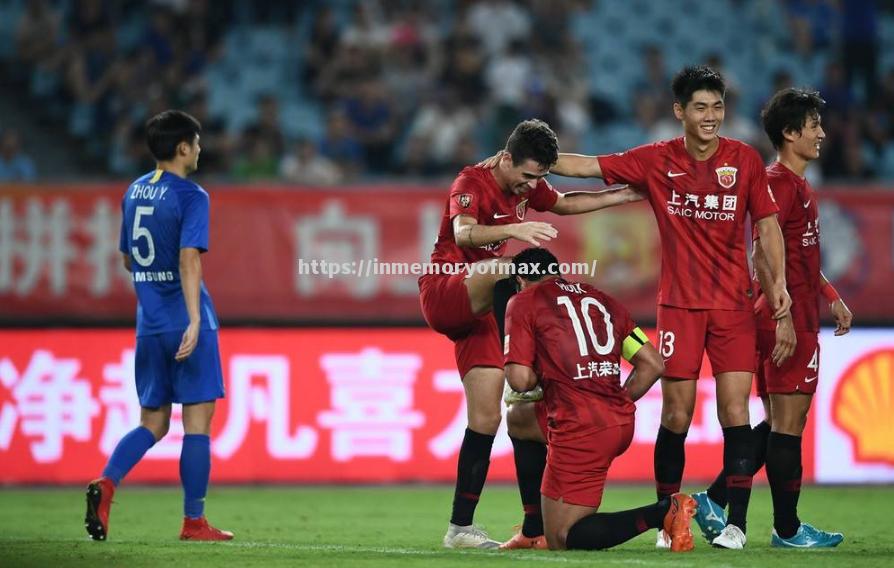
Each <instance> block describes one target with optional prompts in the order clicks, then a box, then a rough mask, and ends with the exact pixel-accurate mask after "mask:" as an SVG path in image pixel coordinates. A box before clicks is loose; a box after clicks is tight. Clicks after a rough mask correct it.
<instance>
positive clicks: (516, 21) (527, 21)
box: [466, 0, 531, 57]
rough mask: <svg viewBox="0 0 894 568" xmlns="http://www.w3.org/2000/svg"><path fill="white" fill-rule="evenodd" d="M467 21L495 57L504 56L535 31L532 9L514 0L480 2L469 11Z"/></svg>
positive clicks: (488, 51) (487, 50)
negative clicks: (532, 21) (511, 45)
mask: <svg viewBox="0 0 894 568" xmlns="http://www.w3.org/2000/svg"><path fill="white" fill-rule="evenodd" d="M466 20H467V21H468V24H469V28H470V29H471V30H472V32H474V33H475V35H476V36H477V37H478V39H479V41H481V43H482V45H484V49H485V51H486V52H487V54H488V55H489V56H491V57H495V56H499V55H501V54H502V53H503V52H504V51H506V49H507V48H508V47H509V46H510V44H512V43H513V42H521V41H523V40H524V39H526V37H527V36H528V34H529V33H530V32H531V14H530V12H529V11H527V10H525V9H524V8H522V7H521V6H519V5H518V4H516V3H515V2H512V1H511V0H481V1H480V2H476V3H475V4H473V5H472V7H471V8H469V11H468V12H466Z"/></svg>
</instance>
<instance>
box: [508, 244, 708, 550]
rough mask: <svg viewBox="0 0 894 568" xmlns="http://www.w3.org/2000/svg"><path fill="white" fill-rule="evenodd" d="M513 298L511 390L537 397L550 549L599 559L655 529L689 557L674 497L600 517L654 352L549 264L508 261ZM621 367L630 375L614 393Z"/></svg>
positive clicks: (596, 296) (600, 296) (599, 298)
mask: <svg viewBox="0 0 894 568" xmlns="http://www.w3.org/2000/svg"><path fill="white" fill-rule="evenodd" d="M513 265H514V268H515V275H516V276H515V278H516V281H517V283H518V285H519V287H520V288H521V292H519V293H518V294H517V295H515V296H514V297H513V298H512V299H511V300H510V301H509V305H508V307H507V312H506V338H505V348H504V353H505V363H506V377H507V380H508V381H509V384H510V385H511V386H512V388H513V389H515V390H517V391H528V390H531V389H533V388H534V387H535V386H536V385H537V384H538V383H540V384H541V386H542V388H543V395H544V399H543V402H542V403H538V404H542V405H545V407H546V418H547V420H546V422H547V430H548V435H547V438H548V442H549V452H548V454H547V461H546V470H545V471H544V474H543V483H542V486H541V493H542V497H541V499H542V509H543V524H544V530H545V535H546V540H547V543H548V545H549V548H550V549H553V550H557V549H559V550H560V549H566V548H568V549H602V548H609V547H612V546H615V545H618V544H621V543H623V542H626V541H628V540H630V539H631V538H633V537H635V536H636V535H638V534H641V533H643V532H644V531H646V530H648V529H650V528H653V529H654V528H663V529H664V530H665V531H666V533H667V534H669V535H670V537H671V548H672V550H674V551H686V550H691V549H692V547H693V542H692V532H691V531H690V529H689V525H690V519H691V517H692V515H693V514H694V513H695V507H696V504H695V501H694V500H693V499H692V498H691V497H690V496H688V495H684V494H682V493H675V494H673V495H671V496H669V497H665V498H663V499H661V500H660V501H658V502H657V503H654V504H652V505H647V506H645V507H640V508H637V509H631V510H627V511H619V512H615V513H598V512H597V511H598V509H599V505H600V503H601V502H602V493H603V490H604V487H605V479H606V475H607V474H608V468H609V466H610V465H611V462H612V460H614V459H615V458H616V457H618V456H620V455H621V454H622V453H624V451H625V450H626V449H627V447H628V446H629V445H630V442H631V440H632V438H633V426H634V413H635V411H636V407H635V406H634V404H633V402H634V401H635V400H637V399H638V398H640V397H641V396H642V395H643V394H645V393H646V391H648V389H649V388H650V387H651V386H652V385H653V384H655V381H657V380H658V377H659V376H660V375H661V373H662V372H663V371H664V363H663V362H662V360H661V356H660V355H659V354H658V351H657V350H656V349H655V348H654V347H652V345H651V344H650V343H649V341H648V339H647V338H646V336H645V334H644V333H643V332H642V331H641V330H640V329H639V328H638V327H636V325H635V324H634V323H633V321H632V320H631V318H630V314H629V313H628V312H627V310H626V309H625V308H624V307H623V306H622V305H621V304H620V303H618V302H617V301H616V300H615V299H613V298H611V297H610V296H608V295H607V294H605V293H603V292H601V291H600V290H598V289H596V288H594V287H593V286H590V285H588V284H584V283H580V282H570V281H568V280H565V279H564V278H562V277H561V275H560V274H559V270H558V266H559V264H558V261H557V260H556V257H555V256H553V255H552V253H550V252H549V251H547V250H545V249H542V248H540V249H527V250H525V251H523V252H521V253H519V254H518V255H517V256H516V257H515V259H514V260H513ZM621 357H624V358H625V359H626V360H628V361H630V363H631V364H632V365H633V367H634V369H633V371H632V372H631V373H630V376H629V377H628V378H627V381H626V382H625V383H624V384H623V385H622V384H621V376H620V373H621V367H620V363H621Z"/></svg>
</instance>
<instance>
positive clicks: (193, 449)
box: [85, 110, 233, 540]
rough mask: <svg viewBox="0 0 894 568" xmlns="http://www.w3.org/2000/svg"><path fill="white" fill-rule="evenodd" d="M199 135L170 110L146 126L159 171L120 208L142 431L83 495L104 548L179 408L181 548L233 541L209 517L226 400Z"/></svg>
mask: <svg viewBox="0 0 894 568" xmlns="http://www.w3.org/2000/svg"><path fill="white" fill-rule="evenodd" d="M200 132H201V125H200V124H199V122H198V121H197V120H196V119H195V118H193V117H192V116H190V115H188V114H186V113H184V112H180V111H176V110H168V111H165V112H162V113H161V114H158V115H156V116H154V117H152V118H151V119H150V120H149V121H148V122H147V123H146V137H147V143H148V145H149V150H150V151H151V152H152V155H153V156H154V157H155V159H156V161H157V166H156V169H155V171H153V172H150V173H148V174H146V175H144V176H142V177H140V178H139V179H137V180H136V181H134V182H133V183H132V184H130V187H128V188H127V192H126V193H125V194H124V199H123V201H122V206H121V210H122V215H123V218H122V222H121V242H120V250H121V253H122V255H123V261H124V266H125V267H126V268H127V270H128V271H130V272H131V274H132V276H133V283H134V288H135V289H136V293H137V348H136V360H135V363H134V368H135V374H136V387H137V394H138V395H139V398H140V406H141V407H142V410H141V413H140V426H139V427H137V428H135V429H134V430H131V431H130V432H129V433H128V434H127V435H126V436H124V438H122V439H121V441H120V442H118V445H117V446H116V447H115V451H114V452H112V456H111V457H110V458H109V461H108V463H107V464H106V467H105V469H104V470H103V472H102V477H100V478H99V479H96V480H95V481H93V482H91V483H90V485H89V486H88V487H87V517H86V520H85V525H86V528H87V532H88V533H89V534H90V536H91V537H92V538H93V539H94V540H106V537H107V536H108V533H109V511H110V508H111V504H112V497H113V496H114V494H115V488H116V487H117V485H118V483H120V482H121V480H122V479H123V478H124V476H126V475H127V473H128V472H129V471H130V470H131V468H133V466H135V465H136V464H137V462H138V461H140V459H141V458H142V457H143V455H144V454H145V453H146V452H147V451H148V450H149V448H151V447H152V446H153V445H155V443H156V442H157V441H158V440H160V439H161V438H162V437H163V436H164V435H165V434H166V433H167V432H168V427H169V426H170V422H171V403H174V402H176V403H180V404H182V405H183V429H184V431H185V436H184V437H183V448H182V450H181V453H180V480H181V483H182V484H183V493H184V499H183V513H184V519H183V529H182V530H181V531H180V539H181V540H230V539H232V538H233V533H231V532H228V531H222V530H219V529H216V528H214V527H212V526H211V525H209V524H208V521H207V520H206V519H205V516H204V506H205V494H206V492H207V490H208V477H209V474H210V471H211V443H210V438H209V435H210V433H211V417H212V416H213V415H214V405H215V401H216V400H217V399H219V398H223V396H224V388H223V374H222V371H221V365H220V354H219V352H218V347H217V328H218V325H217V316H216V315H215V312H214V305H213V304H212V303H211V296H210V295H209V294H208V290H207V289H205V285H204V284H203V283H202V261H201V259H200V257H199V256H200V255H201V253H203V252H205V251H207V250H208V193H207V192H206V191H205V190H204V189H202V188H201V187H200V186H199V185H197V184H195V183H193V182H191V181H189V180H187V179H186V176H188V175H189V174H191V173H192V172H194V171H196V169H197V168H198V162H199V153H200V152H201V148H200V147H199V133H200Z"/></svg>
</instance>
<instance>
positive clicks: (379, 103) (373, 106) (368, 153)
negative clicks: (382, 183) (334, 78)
mask: <svg viewBox="0 0 894 568" xmlns="http://www.w3.org/2000/svg"><path fill="white" fill-rule="evenodd" d="M342 108H343V109H344V113H345V117H346V118H347V119H348V123H349V124H350V125H351V130H352V131H353V132H354V133H355V135H356V136H357V139H358V140H359V141H360V145H361V146H363V155H364V161H365V164H366V168H367V170H368V171H370V172H372V173H384V172H387V171H388V170H389V168H390V167H391V155H392V150H393V146H394V143H395V138H396V133H397V123H396V118H397V116H396V114H395V111H394V107H393V105H392V101H391V98H390V97H389V95H388V92H387V90H386V89H385V86H384V84H383V83H382V82H381V81H380V80H378V79H368V80H366V81H364V82H363V83H362V84H361V85H360V88H359V89H357V93H356V94H355V95H353V96H350V97H348V98H346V99H345V100H344V101H342Z"/></svg>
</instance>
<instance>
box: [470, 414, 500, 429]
mask: <svg viewBox="0 0 894 568" xmlns="http://www.w3.org/2000/svg"><path fill="white" fill-rule="evenodd" d="M502 419H503V417H502V416H501V415H500V411H499V410H497V411H496V412H484V411H478V412H474V413H471V414H469V428H471V429H472V430H474V431H475V432H478V433H479V434H491V435H492V434H496V433H497V430H498V429H499V428H500V421H501V420H502Z"/></svg>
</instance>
